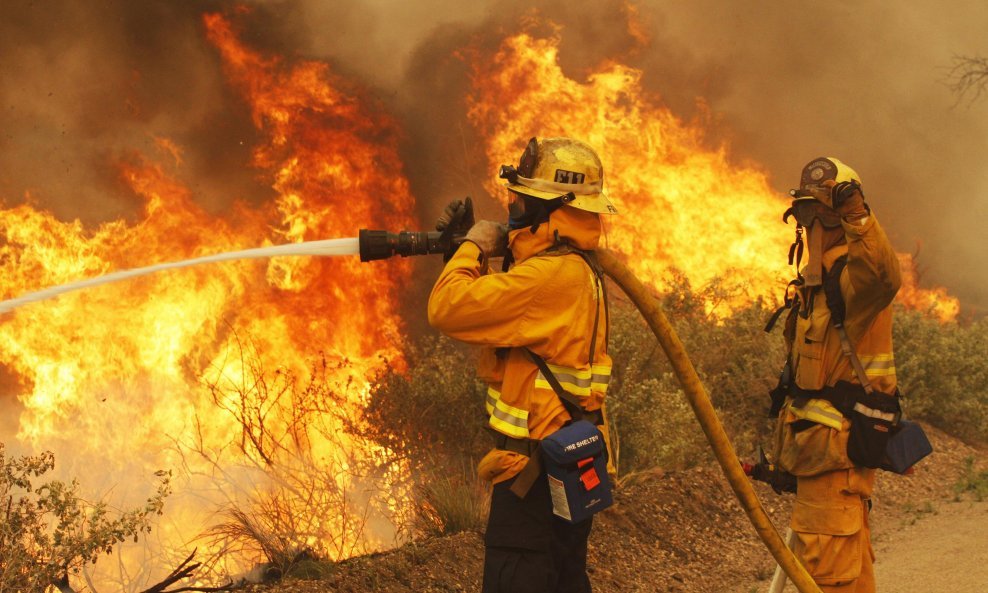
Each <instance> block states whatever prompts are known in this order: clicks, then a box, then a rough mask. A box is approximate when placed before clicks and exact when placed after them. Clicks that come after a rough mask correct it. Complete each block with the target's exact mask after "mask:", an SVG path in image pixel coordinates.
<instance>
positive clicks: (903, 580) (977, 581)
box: [754, 501, 988, 593]
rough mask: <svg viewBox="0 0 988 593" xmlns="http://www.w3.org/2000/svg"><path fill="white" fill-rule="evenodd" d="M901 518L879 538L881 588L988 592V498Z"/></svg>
mask: <svg viewBox="0 0 988 593" xmlns="http://www.w3.org/2000/svg"><path fill="white" fill-rule="evenodd" d="M896 521H898V524H897V525H884V526H883V529H882V530H881V534H880V535H878V536H877V537H876V538H875V541H874V548H875V556H876V557H877V561H876V562H875V579H876V582H877V589H878V591H880V592H881V593H947V592H949V593H988V501H986V502H971V501H965V502H938V503H935V504H931V505H929V506H924V507H922V508H918V509H916V510H915V511H913V512H911V513H909V512H907V513H905V514H904V515H903V516H902V517H900V518H897V519H896ZM754 590H757V591H759V592H762V591H767V590H768V585H767V584H764V583H763V584H761V585H759V586H758V587H757V588H755V589H754ZM785 593H796V588H795V587H794V586H793V585H792V583H790V584H788V585H787V586H786V589H785Z"/></svg>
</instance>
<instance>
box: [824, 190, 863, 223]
mask: <svg viewBox="0 0 988 593" xmlns="http://www.w3.org/2000/svg"><path fill="white" fill-rule="evenodd" d="M825 183H826V184H827V185H829V186H830V201H831V203H832V204H833V205H834V210H836V211H837V212H838V213H840V215H841V216H842V217H843V218H845V219H848V220H857V219H860V218H863V217H865V216H868V208H867V206H865V201H864V194H862V193H861V186H860V185H858V183H857V182H855V181H841V182H840V183H834V182H833V181H828V182H825Z"/></svg>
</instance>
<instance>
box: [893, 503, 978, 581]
mask: <svg viewBox="0 0 988 593" xmlns="http://www.w3.org/2000/svg"><path fill="white" fill-rule="evenodd" d="M874 547H875V555H876V556H877V558H878V560H877V562H876V563H875V578H876V580H877V583H878V590H879V591H881V592H882V593H933V592H938V591H950V592H951V593H986V592H988V502H944V503H939V504H936V505H934V506H933V510H932V512H922V516H919V517H917V518H916V521H915V523H913V524H911V525H907V526H905V527H903V528H902V529H895V530H893V531H891V532H890V533H887V535H886V536H885V537H882V538H880V539H879V540H878V541H877V542H875V546H874Z"/></svg>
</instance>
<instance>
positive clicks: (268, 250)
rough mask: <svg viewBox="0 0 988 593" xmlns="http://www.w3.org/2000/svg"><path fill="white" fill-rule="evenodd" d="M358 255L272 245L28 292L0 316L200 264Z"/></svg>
mask: <svg viewBox="0 0 988 593" xmlns="http://www.w3.org/2000/svg"><path fill="white" fill-rule="evenodd" d="M359 252H360V245H359V242H358V240H357V238H356V237H352V238H346V239H326V240H322V241H306V242H304V243H289V244H288V245H274V246H271V247H257V248H254V249H244V250H241V251H229V252H227V253H217V254H215V255H207V256H203V257H196V258H193V259H186V260H182V261H176V262H168V263H163V264H155V265H153V266H145V267H143V268H134V269H133V270H120V271H119V272H112V273H110V274H106V275H104V276H97V277H96V278H87V279H85V280H79V281H76V282H70V283H68V284H62V285H61V286H53V287H51V288H46V289H44V290H39V291H37V292H29V293H27V294H23V295H21V296H19V297H17V298H13V299H9V300H6V301H3V302H0V314H2V313H6V312H8V311H12V310H14V309H16V308H17V307H20V306H22V305H26V304H28V303H35V302H38V301H43V300H45V299H50V298H53V297H56V296H58V295H60V294H65V293H67V292H72V291H74V290H82V289H84V288H92V287H94V286H99V285H101V284H109V283H110V282H120V281H122V280H128V279H130V278H136V277H138V276H146V275H148V274H153V273H155V272H162V271H165V270H175V269H178V268H187V267H190V266H199V265H202V264H212V263H217V262H224V261H232V260H237V259H263V258H269V257H280V256H285V255H294V256H298V255H317V256H336V255H357V254H358V253H359Z"/></svg>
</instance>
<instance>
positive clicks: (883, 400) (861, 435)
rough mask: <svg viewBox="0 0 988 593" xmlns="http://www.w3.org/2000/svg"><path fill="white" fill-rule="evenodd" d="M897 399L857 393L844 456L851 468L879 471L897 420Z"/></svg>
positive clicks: (898, 416)
mask: <svg viewBox="0 0 988 593" xmlns="http://www.w3.org/2000/svg"><path fill="white" fill-rule="evenodd" d="M900 416H901V413H900V409H899V399H898V398H897V397H894V396H890V395H886V394H884V393H879V392H877V391H873V392H871V393H861V394H860V395H859V396H858V401H857V403H855V404H854V411H853V412H852V414H851V434H850V435H849V436H848V439H847V456H848V458H849V459H850V460H851V461H852V462H854V464H855V465H859V466H862V467H868V468H879V467H881V466H882V464H884V463H885V460H886V450H887V449H888V444H889V439H890V438H891V437H892V433H893V431H894V430H895V428H896V427H897V425H898V424H899V420H900Z"/></svg>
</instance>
